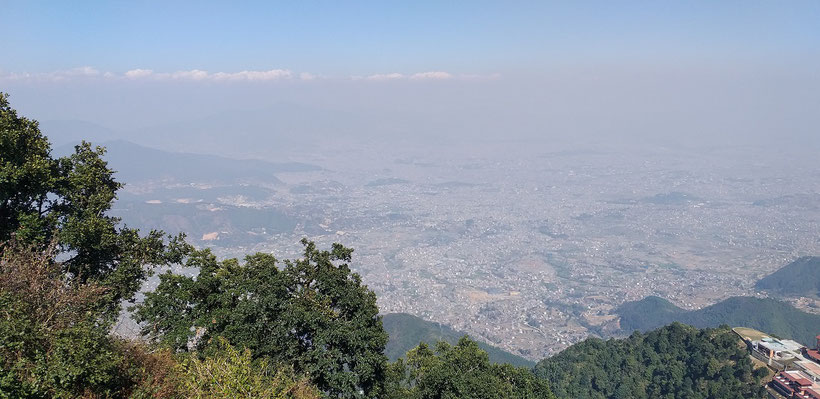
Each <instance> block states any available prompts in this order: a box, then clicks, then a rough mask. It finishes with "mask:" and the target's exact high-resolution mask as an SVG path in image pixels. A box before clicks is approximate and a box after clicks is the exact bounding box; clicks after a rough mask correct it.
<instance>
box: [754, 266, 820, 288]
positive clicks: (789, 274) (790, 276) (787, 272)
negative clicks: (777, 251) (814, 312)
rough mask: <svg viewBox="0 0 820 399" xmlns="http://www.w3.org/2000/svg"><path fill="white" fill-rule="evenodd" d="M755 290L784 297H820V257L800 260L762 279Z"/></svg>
mask: <svg viewBox="0 0 820 399" xmlns="http://www.w3.org/2000/svg"><path fill="white" fill-rule="evenodd" d="M755 288H757V289H759V290H765V291H769V292H770V293H772V294H777V295H782V296H807V297H820V257H818V256H804V257H802V258H799V259H797V260H795V261H794V262H792V263H789V264H788V265H786V266H783V267H782V268H781V269H780V270H778V271H776V272H774V273H772V274H770V275H768V276H766V277H763V278H762V279H760V281H758V282H757V284H755Z"/></svg>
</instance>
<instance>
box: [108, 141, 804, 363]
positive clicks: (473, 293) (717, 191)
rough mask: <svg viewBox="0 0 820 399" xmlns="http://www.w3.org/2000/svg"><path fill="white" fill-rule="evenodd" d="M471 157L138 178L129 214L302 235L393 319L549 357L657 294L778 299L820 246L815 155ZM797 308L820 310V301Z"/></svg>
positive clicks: (320, 161)
mask: <svg viewBox="0 0 820 399" xmlns="http://www.w3.org/2000/svg"><path fill="white" fill-rule="evenodd" d="M464 145H465V146H470V148H467V147H464V148H460V147H459V146H457V145H450V146H442V147H441V148H439V149H438V150H436V151H430V150H429V149H428V150H426V151H421V150H418V151H417V150H415V148H414V147H413V146H407V147H405V148H402V149H399V150H396V149H393V150H392V151H381V150H379V148H378V146H377V145H376V144H373V145H372V146H369V147H368V146H367V145H361V146H358V147H356V146H353V145H351V146H350V148H343V149H342V150H340V151H338V152H337V153H338V154H339V155H338V156H337V157H330V156H327V155H324V156H323V157H322V158H318V157H316V156H313V157H312V154H310V153H305V154H292V155H293V158H296V159H299V160H300V161H304V162H307V163H309V164H311V165H318V166H319V167H318V168H312V169H311V168H306V169H305V170H301V171H295V172H283V173H277V174H276V177H277V178H276V179H275V181H274V180H273V179H268V180H266V179H260V178H251V179H241V180H239V181H237V180H235V181H230V182H226V181H221V182H220V181H215V180H212V181H204V180H200V181H180V180H174V179H170V180H169V179H166V180H157V179H146V180H143V181H136V182H129V184H128V185H127V186H126V188H125V189H124V193H123V194H121V195H120V198H121V200H120V202H119V203H118V204H117V205H116V206H115V208H114V210H113V211H114V213H115V214H118V215H119V216H122V217H123V218H124V221H125V222H126V223H130V224H135V225H136V226H138V227H144V228H149V227H156V228H162V229H165V230H166V231H170V232H175V231H186V232H189V234H190V238H191V239H192V241H194V242H195V243H196V244H197V245H201V246H208V247H212V248H214V250H215V251H216V252H217V253H218V254H219V255H221V256H239V257H241V256H244V254H246V253H250V252H254V251H264V252H272V253H273V254H274V255H276V256H277V257H280V258H289V257H294V256H298V254H299V251H300V249H301V246H300V244H299V240H300V239H301V238H302V237H308V238H310V239H311V240H316V241H317V243H320V244H322V245H326V244H329V243H331V242H340V243H343V244H344V245H346V246H349V247H352V248H354V249H355V250H356V251H355V254H354V261H353V264H352V265H353V267H354V269H355V271H357V272H358V273H360V274H361V275H362V276H363V279H364V282H365V283H366V284H367V285H368V286H369V287H370V288H371V289H373V290H374V291H375V292H376V294H377V296H378V301H379V302H378V305H379V308H380V310H381V312H383V313H392V312H406V313H411V314H414V315H417V316H420V317H423V318H425V319H428V320H433V321H436V322H441V323H444V324H447V325H450V326H452V327H453V328H455V329H458V330H461V331H465V332H468V333H469V334H471V335H472V336H473V337H476V338H477V339H479V340H483V341H486V342H488V343H491V344H494V345H496V346H499V347H502V348H505V349H507V350H509V351H511V352H513V353H516V354H519V355H521V356H524V357H527V358H530V359H534V360H537V359H541V358H543V357H545V356H549V355H551V354H554V353H557V352H558V351H560V350H562V349H564V348H566V347H567V346H568V345H571V344H573V343H576V342H579V341H581V340H583V339H584V338H586V337H588V336H591V335H592V336H607V335H608V334H611V333H614V332H617V331H618V330H619V326H618V316H617V315H616V314H614V312H613V309H614V308H615V307H617V306H618V305H620V304H622V303H624V302H626V301H635V300H640V299H642V298H644V297H646V296H650V295H652V296H659V297H663V298H666V299H669V300H670V301H671V302H673V303H674V304H676V305H677V306H679V307H681V308H684V309H697V308H701V307H703V306H706V305H710V304H713V303H716V302H718V301H720V300H722V299H725V298H727V297H730V296H736V295H747V296H749V295H750V296H755V295H757V296H760V295H765V294H763V293H761V292H757V291H756V290H755V289H754V283H755V281H757V280H758V279H759V278H760V277H762V276H764V275H766V274H769V273H771V272H773V271H775V270H777V269H778V268H780V267H782V266H783V265H785V264H787V263H788V262H790V261H792V260H794V259H795V258H797V257H799V256H803V255H812V254H816V253H818V252H820V242H818V240H817V234H816V233H817V232H818V231H820V194H818V193H820V178H819V177H820V171H818V169H817V168H816V164H814V161H813V158H801V157H797V156H794V154H789V153H783V152H769V151H767V150H766V149H765V148H736V147H731V146H727V147H718V148H715V147H712V148H710V149H700V148H697V147H692V148H689V149H681V148H676V149H674V150H673V149H670V148H667V147H664V146H660V145H654V146H652V145H647V146H646V147H645V148H634V147H633V148H628V149H624V148H616V147H612V146H605V145H598V146H596V145H590V146H588V147H587V148H586V149H583V150H581V149H577V148H564V149H560V146H556V147H557V149H554V150H549V149H546V150H545V149H544V148H543V146H538V145H534V146H530V145H529V143H526V142H513V143H499V142H495V143H486V145H481V143H479V144H475V143H473V144H469V145H468V144H466V143H465V144H464ZM317 153H322V154H328V153H331V152H330V151H317ZM111 156H112V157H114V158H116V153H112V154H111ZM114 166H115V168H116V167H117V165H116V162H115V163H114ZM181 209H183V210H181ZM247 210H253V211H254V212H255V213H252V214H251V216H248V215H244V214H242V211H247ZM237 215H240V216H237ZM792 302H793V304H795V305H796V306H798V307H799V308H801V309H803V310H806V311H809V312H813V313H818V312H820V309H819V308H818V303H817V302H816V298H815V299H811V298H792Z"/></svg>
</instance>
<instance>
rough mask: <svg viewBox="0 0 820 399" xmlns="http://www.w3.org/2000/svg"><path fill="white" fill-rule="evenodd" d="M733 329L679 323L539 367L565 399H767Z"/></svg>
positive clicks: (586, 347)
mask: <svg viewBox="0 0 820 399" xmlns="http://www.w3.org/2000/svg"><path fill="white" fill-rule="evenodd" d="M739 344H740V342H739V338H738V336H737V335H735V334H734V333H733V332H732V330H731V329H730V328H729V327H726V326H724V327H720V328H717V329H705V330H699V329H697V328H694V327H690V326H686V325H683V324H679V323H673V324H671V325H669V326H666V327H663V328H660V329H658V330H655V331H652V332H650V333H648V334H645V335H644V334H641V333H638V332H636V333H634V334H632V335H631V336H630V337H629V338H627V339H621V340H617V339H611V340H608V341H602V340H600V339H596V338H590V339H587V340H586V341H583V342H581V343H578V344H575V345H573V346H571V347H569V348H567V349H565V350H564V351H562V352H561V353H559V354H558V355H555V356H553V357H551V358H548V359H544V360H542V361H541V362H540V363H538V365H536V366H535V373H536V375H538V376H539V377H541V378H544V379H546V380H547V381H548V382H549V383H550V386H551V387H552V389H553V391H554V392H555V394H556V395H558V396H559V397H563V398H578V399H586V398H589V399H598V398H600V399H604V398H613V399H614V398H619V399H620V398H634V399H640V398H670V399H671V398H681V399H683V398H687V399H697V398H704V399H705V398H715V399H719V398H736V399H741V398H763V397H765V389H764V388H763V387H762V382H761V381H760V378H761V377H762V376H763V375H765V373H760V372H757V371H755V370H754V369H753V366H752V362H751V360H750V359H749V354H748V352H747V351H746V349H745V346H743V345H739Z"/></svg>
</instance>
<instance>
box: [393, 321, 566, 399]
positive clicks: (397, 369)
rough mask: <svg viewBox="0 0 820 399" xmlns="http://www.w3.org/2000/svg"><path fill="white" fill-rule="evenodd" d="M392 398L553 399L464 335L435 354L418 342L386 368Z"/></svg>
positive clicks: (523, 372) (529, 376)
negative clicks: (493, 360)
mask: <svg viewBox="0 0 820 399" xmlns="http://www.w3.org/2000/svg"><path fill="white" fill-rule="evenodd" d="M389 375H390V378H388V381H390V383H389V390H388V392H389V396H388V397H389V398H392V399H434V398H448V399H456V398H471V399H525V398H526V399H529V398H532V399H535V398H544V399H549V398H554V396H553V395H552V392H551V391H550V389H549V387H548V386H547V383H546V381H544V380H541V379H538V378H536V377H535V375H533V373H532V372H531V371H530V370H529V369H527V368H524V367H514V366H512V365H509V364H504V365H501V364H493V363H490V358H489V356H488V355H487V352H485V351H483V350H482V349H481V348H480V347H479V346H478V344H477V343H476V342H475V341H473V340H471V339H469V338H468V337H467V336H464V337H462V338H461V339H460V340H459V341H458V343H457V344H456V345H450V344H448V343H447V342H445V341H439V342H438V344H436V347H435V351H433V350H431V349H430V347H429V346H428V345H427V344H425V343H421V344H419V346H417V347H416V348H415V349H412V350H410V351H409V352H407V358H406V360H403V359H399V360H398V361H396V362H395V363H393V364H391V366H390V373H389Z"/></svg>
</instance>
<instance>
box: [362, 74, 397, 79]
mask: <svg viewBox="0 0 820 399" xmlns="http://www.w3.org/2000/svg"><path fill="white" fill-rule="evenodd" d="M404 78H405V76H404V75H402V74H400V73H384V74H376V75H370V76H368V77H366V78H365V79H367V80H396V79H404Z"/></svg>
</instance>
